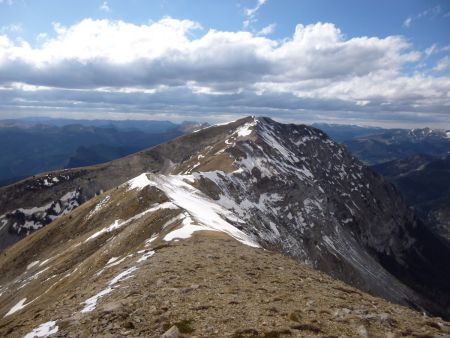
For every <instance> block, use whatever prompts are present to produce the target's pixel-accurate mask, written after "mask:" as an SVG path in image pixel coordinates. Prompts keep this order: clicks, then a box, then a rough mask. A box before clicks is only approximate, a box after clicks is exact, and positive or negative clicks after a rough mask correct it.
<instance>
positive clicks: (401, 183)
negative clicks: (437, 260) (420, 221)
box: [372, 155, 450, 240]
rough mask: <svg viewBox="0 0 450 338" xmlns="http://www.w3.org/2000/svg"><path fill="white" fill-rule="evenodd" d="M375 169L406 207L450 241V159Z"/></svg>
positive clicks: (420, 157) (420, 160)
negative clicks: (396, 191)
mask: <svg viewBox="0 0 450 338" xmlns="http://www.w3.org/2000/svg"><path fill="white" fill-rule="evenodd" d="M372 169H373V170H375V171H376V172H378V173H380V174H381V175H383V176H384V177H385V178H386V179H387V180H389V181H390V182H392V183H393V184H394V185H395V186H396V187H397V189H398V190H400V192H401V193H402V195H403V196H404V198H405V200H406V202H407V204H408V205H410V206H413V207H414V208H415V210H417V211H418V213H419V215H421V216H422V217H423V218H424V219H426V220H427V221H428V223H429V224H430V226H431V227H433V229H434V230H435V231H436V232H438V233H439V234H441V235H442V236H443V237H445V238H447V239H448V240H450V155H446V156H429V155H416V156H412V157H408V158H405V159H401V160H396V161H391V162H387V163H383V164H378V165H376V166H373V167H372Z"/></svg>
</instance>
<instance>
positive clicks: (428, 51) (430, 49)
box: [425, 43, 437, 57]
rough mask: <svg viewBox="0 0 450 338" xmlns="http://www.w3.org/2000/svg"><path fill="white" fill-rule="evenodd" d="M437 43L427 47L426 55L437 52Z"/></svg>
mask: <svg viewBox="0 0 450 338" xmlns="http://www.w3.org/2000/svg"><path fill="white" fill-rule="evenodd" d="M436 47H437V46H436V44H435V43H433V44H432V45H431V46H430V47H428V48H427V49H425V55H426V56H427V57H429V56H430V55H431V54H433V53H434V52H436Z"/></svg>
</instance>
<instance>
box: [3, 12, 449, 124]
mask: <svg viewBox="0 0 450 338" xmlns="http://www.w3.org/2000/svg"><path fill="white" fill-rule="evenodd" d="M268 27H270V26H268ZM200 28H201V25H200V24H198V23H196V22H193V21H190V20H176V19H172V18H164V19H162V20H160V21H157V22H153V23H150V24H143V25H135V24H131V23H127V22H123V21H112V20H93V19H85V20H83V21H81V22H79V23H77V24H75V25H73V26H69V27H64V26H62V25H60V24H57V23H55V24H54V29H55V33H54V36H53V37H49V36H47V37H44V38H43V39H42V40H43V41H42V43H40V44H39V46H38V47H32V45H31V44H30V43H27V42H26V41H21V42H17V41H14V40H12V39H10V38H9V37H8V36H7V35H0V74H2V76H1V79H0V111H10V110H11V109H15V110H27V109H34V110H36V109H37V110H39V109H45V110H46V111H50V110H52V109H53V110H58V111H65V110H68V111H74V110H77V111H93V110H95V111H102V110H107V111H115V112H121V113H123V112H127V111H130V112H131V111H132V112H134V113H142V112H167V113H170V114H177V113H179V114H193V115H194V116H195V114H205V113H208V114H219V113H220V114H225V113H226V112H228V113H230V112H236V113H239V114H242V113H245V112H247V111H248V112H249V113H250V112H252V111H253V112H255V113H258V112H261V113H269V112H275V111H276V112H285V113H286V114H287V113H290V114H293V113H298V112H299V111H300V109H301V110H302V112H305V111H308V112H310V113H312V112H318V111H320V112H322V114H325V113H326V112H328V114H334V116H338V115H339V114H349V112H358V113H359V115H361V114H363V115H364V114H367V115H370V116H371V117H372V118H376V116H377V114H378V115H380V114H388V113H390V114H395V112H401V113H402V114H407V113H408V114H413V115H414V114H418V113H419V112H420V113H421V114H428V115H427V116H437V115H436V114H443V113H442V112H449V111H450V99H449V97H448V95H447V93H448V92H449V91H450V78H449V77H448V76H447V77H446V76H431V75H426V74H427V72H424V73H423V74H421V73H418V74H414V75H411V76H409V75H405V74H403V73H402V68H403V67H404V66H405V65H407V64H408V63H411V62H414V63H415V62H418V61H420V55H421V53H420V52H417V51H414V50H412V49H411V48H412V46H411V45H410V44H409V42H408V41H407V40H406V39H404V38H402V37H400V36H388V37H385V38H378V37H366V36H361V37H354V38H346V37H345V35H344V34H342V33H341V31H340V30H339V29H338V28H337V27H336V26H335V25H333V24H331V23H316V24H311V25H297V27H296V29H295V32H294V34H293V35H292V36H291V37H289V38H286V39H283V40H275V39H270V38H268V37H267V36H263V35H258V33H251V32H242V31H241V32H227V31H217V30H209V31H207V32H202V34H195V35H194V34H192V32H193V31H197V30H199V29H200ZM271 29H273V28H267V30H266V32H268V31H270V30H271ZM200 32H201V31H200ZM197 36H198V37H197ZM432 47H433V46H432ZM430 48H431V47H430ZM433 50H434V49H433ZM430 53H431V52H430ZM444 59H445V58H444ZM441 61H442V60H441ZM441 61H440V62H441ZM444 61H445V60H444ZM444 61H442V64H444V63H443V62H444ZM447 62H448V59H447ZM436 67H437V68H436ZM436 67H435V68H436V69H437V70H439V69H441V67H444V66H442V65H439V64H438V65H436ZM442 69H445V67H444V68H442ZM413 115H411V116H413ZM447 115H448V114H447ZM383 116H385V115H383ZM402 116H405V115H402ZM414 116H415V115H414ZM447 117H448V116H447Z"/></svg>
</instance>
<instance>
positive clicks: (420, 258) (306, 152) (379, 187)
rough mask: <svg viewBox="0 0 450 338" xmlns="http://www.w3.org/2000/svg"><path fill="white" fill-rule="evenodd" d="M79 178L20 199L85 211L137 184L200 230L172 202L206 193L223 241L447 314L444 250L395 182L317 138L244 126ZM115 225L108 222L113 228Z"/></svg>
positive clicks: (278, 127) (186, 139)
mask: <svg viewBox="0 0 450 338" xmlns="http://www.w3.org/2000/svg"><path fill="white" fill-rule="evenodd" d="M77 170H80V171H82V170H85V172H78V174H79V177H76V176H74V177H69V179H68V180H67V181H63V182H61V183H62V184H61V185H60V184H59V182H58V183H57V184H55V185H52V186H50V187H47V186H45V185H44V186H41V187H36V190H32V189H31V190H26V191H27V192H28V193H29V196H28V197H27V199H28V201H29V200H30V196H32V195H35V196H38V195H39V196H41V195H42V191H45V190H47V192H48V193H49V194H52V193H53V194H54V192H55V190H57V189H58V185H59V189H60V191H61V193H62V192H63V188H64V189H65V190H64V191H67V190H68V189H70V190H69V191H71V189H74V188H77V189H79V196H78V198H79V199H80V201H79V204H81V203H82V202H83V199H85V200H89V199H90V198H91V197H92V196H94V195H95V193H99V192H100V190H102V189H104V190H106V189H111V188H112V189H113V190H112V191H111V190H109V192H108V194H111V193H112V194H114V192H115V190H116V189H119V190H118V191H119V193H120V191H121V189H122V188H114V187H116V186H119V185H120V184H122V183H123V182H125V181H127V180H129V179H130V176H132V177H140V178H139V179H137V180H138V182H141V184H142V185H143V186H142V187H141V186H138V187H137V188H142V191H146V190H148V189H156V190H157V191H158V195H161V194H162V198H163V199H166V200H167V202H170V203H172V204H175V205H177V207H178V208H181V209H182V210H185V211H184V212H187V214H188V215H191V216H190V217H191V218H192V217H193V219H197V221H198V219H200V218H201V217H200V216H201V213H199V212H196V211H195V210H193V209H189V208H188V207H187V206H189V205H192V203H191V204H189V203H188V204H186V202H183V203H185V204H183V206H180V204H179V203H178V204H177V203H176V201H177V199H176V198H178V197H179V196H178V195H177V194H181V193H183V194H185V195H186V196H188V197H186V199H187V200H188V201H191V202H192V201H197V202H198V198H199V196H203V197H202V198H203V202H202V203H206V202H204V201H208V203H209V205H212V206H211V208H210V210H216V209H217V210H219V211H220V210H221V211H220V212H216V211H214V213H213V214H214V215H215V216H214V217H216V218H215V219H216V221H217V222H218V224H219V223H220V224H222V225H224V224H225V223H226V224H228V225H230V226H231V227H233V228H234V230H233V231H232V232H228V233H229V234H233V232H234V233H239V234H241V233H244V235H245V236H248V238H247V239H246V240H250V241H254V242H256V243H257V244H258V245H261V246H263V247H264V248H267V249H270V250H273V251H277V252H282V253H284V254H286V255H288V256H290V257H293V258H295V259H296V260H298V261H301V262H304V263H307V264H309V265H311V266H313V267H315V268H319V269H320V270H322V271H325V272H327V273H329V274H330V275H332V276H334V277H337V278H339V279H342V280H344V281H346V282H348V283H350V284H352V285H354V286H357V287H359V288H361V289H363V290H366V291H370V292H371V293H373V294H377V295H379V296H382V297H385V298H388V299H390V300H393V301H395V302H398V303H401V304H405V305H407V304H409V305H411V304H413V305H415V306H417V307H423V308H426V309H427V310H429V311H431V312H434V313H440V314H442V315H445V314H446V311H447V310H446V308H445V304H446V299H447V297H448V294H446V292H447V290H448V289H446V286H447V285H448V283H447V282H446V281H447V280H446V279H445V270H443V271H440V270H442V269H443V268H445V262H448V251H446V249H445V246H443V244H442V245H441V244H439V243H438V242H433V241H434V239H433V238H432V237H430V236H432V235H431V234H429V233H428V232H427V229H426V228H425V227H423V225H421V224H420V222H419V221H418V220H417V219H415V218H414V215H413V213H412V212H411V211H410V210H409V209H408V208H407V207H406V205H405V204H404V202H403V201H402V199H401V198H400V196H399V195H398V193H397V192H396V190H395V189H394V188H393V187H392V186H391V185H389V184H387V183H386V182H385V181H384V180H383V179H382V178H381V177H380V176H377V175H376V174H374V173H372V172H371V171H370V170H369V169H368V168H366V167H364V166H363V165H362V164H360V163H359V162H358V161H356V160H355V159H354V158H353V157H352V156H351V155H349V154H348V153H347V152H346V151H345V148H344V147H342V146H340V145H338V144H336V143H335V142H333V141H331V140H330V139H329V138H328V137H327V136H326V134H324V133H323V132H321V131H320V130H317V129H314V128H311V127H307V126H303V125H293V124H290V125H284V124H280V123H277V122H275V121H273V120H271V119H268V118H254V117H248V118H244V119H241V120H238V121H234V122H232V123H229V124H225V125H222V126H215V127H209V128H205V129H202V130H199V131H197V132H194V133H192V134H189V135H186V136H182V137H180V138H178V139H176V140H173V141H170V142H168V143H165V144H163V145H160V146H157V147H154V148H151V149H149V150H146V151H143V152H140V153H137V154H134V155H131V156H128V157H126V158H124V159H121V160H116V161H113V162H110V163H108V164H103V165H101V166H96V167H93V168H84V169H77ZM148 172H150V174H142V173H148ZM72 173H76V171H69V173H68V174H67V175H69V176H70V175H72ZM96 173H99V174H98V175H97V176H94V175H95V174H96ZM114 175H115V176H114ZM142 175H144V176H142ZM132 177H131V178H132ZM89 178H90V179H91V180H89ZM39 179H42V177H40V178H39ZM57 179H58V178H57ZM47 181H48V179H47ZM26 182H27V181H25V182H22V183H21V184H24V183H26ZM133 182H134V181H133ZM142 182H144V183H142ZM148 182H150V183H148ZM81 183H83V184H85V185H83V186H82V185H81ZM33 187H34V186H33ZM174 187H177V188H176V189H175V188H174ZM9 189H11V187H9ZM4 191H5V190H3V191H1V190H0V192H1V193H2V194H1V197H4V195H5V194H4ZM152 191H153V190H152ZM174 192H175V193H174ZM9 193H11V194H14V193H16V194H21V193H23V191H20V187H19V192H17V191H16V192H14V191H9ZM66 193H67V192H66ZM102 196H103V197H104V196H105V195H104V194H103V195H102ZM146 196H147V195H146ZM1 197H0V198H1ZM149 197H150V196H147V198H149ZM99 202H100V201H98V202H97V203H99ZM16 203H19V202H18V201H16ZM194 204H195V203H194ZM197 204H198V203H197ZM83 205H84V204H81V206H80V207H78V208H77V209H76V210H75V212H76V213H78V212H80V211H79V210H80V209H79V208H83ZM89 205H91V207H92V204H89ZM81 210H83V209H81ZM71 215H72V213H70V214H69V215H67V216H63V217H62V219H66V220H67V217H70V216H71ZM135 215H136V214H135ZM192 215H195V216H192ZM131 216H132V215H131ZM217 217H218V218H217ZM128 218H129V216H128ZM122 219H123V218H122ZM125 219H126V218H125ZM1 220H2V219H1V218H0V221H1ZM56 222H59V221H58V219H56ZM105 222H106V220H102V224H103V223H105ZM221 222H225V223H221ZM122 223H123V222H121V221H118V223H117V222H112V220H111V225H110V227H109V228H110V229H111V231H113V230H115V229H118V228H120V227H121V226H119V225H120V224H122ZM201 225H202V226H210V227H211V225H210V224H208V222H206V221H201ZM228 225H227V226H228ZM86 226H87V225H86ZM197 226H198V224H197ZM109 228H108V229H109ZM105 231H106V230H105ZM240 236H241V235H240ZM241 237H242V236H241ZM421 237H423V238H427V239H428V241H424V240H422V239H421ZM430 243H433V245H434V246H433V247H432V248H430V245H432V244H430ZM19 244H20V242H19V243H18V245H19ZM433 250H434V251H433ZM436 258H439V259H438V260H436V262H435V261H434V260H435V259H436ZM441 265H442V266H441ZM415 269H417V271H418V272H415ZM422 273H423V274H425V276H424V277H423V276H422V275H421V274H422ZM442 274H443V275H442Z"/></svg>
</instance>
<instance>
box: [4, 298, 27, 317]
mask: <svg viewBox="0 0 450 338" xmlns="http://www.w3.org/2000/svg"><path fill="white" fill-rule="evenodd" d="M26 301H27V299H26V298H23V299H21V300H19V302H18V303H17V304H16V305H14V306H13V307H12V308H11V309H10V310H9V311H8V313H7V314H6V315H5V316H4V317H8V316H10V315H12V314H13V313H16V312H17V311H20V310H22V309H23V308H24V307H25V306H27V305H28V304H29V303H28V304H25V302H26Z"/></svg>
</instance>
